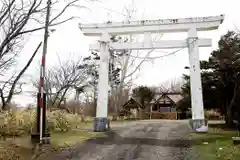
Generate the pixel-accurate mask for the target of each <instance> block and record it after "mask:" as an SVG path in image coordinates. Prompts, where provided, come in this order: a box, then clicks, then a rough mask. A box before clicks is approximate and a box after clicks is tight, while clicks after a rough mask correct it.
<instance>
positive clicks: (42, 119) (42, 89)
mask: <svg viewBox="0 0 240 160" xmlns="http://www.w3.org/2000/svg"><path fill="white" fill-rule="evenodd" d="M50 9H51V0H48V1H47V14H46V21H45V32H44V41H43V53H42V64H41V68H40V86H39V92H38V106H37V107H38V113H37V131H38V132H39V135H40V136H39V138H40V144H42V143H43V138H44V137H45V129H46V85H45V83H44V78H45V70H46V65H45V64H46V54H47V43H48V36H49V35H48V27H49V19H50ZM39 111H40V112H39Z"/></svg>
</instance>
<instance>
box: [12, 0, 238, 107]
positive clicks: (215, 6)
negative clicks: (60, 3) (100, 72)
mask: <svg viewBox="0 0 240 160" xmlns="http://www.w3.org/2000/svg"><path fill="white" fill-rule="evenodd" d="M131 3H132V2H131V0H102V2H101V3H99V2H95V3H87V2H83V1H82V3H81V5H84V6H86V7H87V8H89V9H90V10H91V11H90V10H87V9H81V10H77V9H72V10H70V11H68V12H66V14H65V16H66V17H67V16H71V15H76V16H78V17H80V18H81V19H76V20H74V21H71V22H68V23H65V24H63V25H61V26H58V27H54V28H55V29H56V31H55V32H54V33H52V34H51V36H50V38H49V48H48V53H47V67H50V66H52V65H54V64H56V63H57V56H56V55H57V54H58V55H59V56H60V58H61V59H62V60H64V59H72V58H76V57H81V56H87V54H88V50H89V48H88V46H89V44H90V43H95V41H94V40H93V39H91V38H88V37H84V36H83V34H82V33H81V31H80V30H79V28H78V23H95V22H106V21H108V20H110V21H113V22H114V21H123V20H125V19H126V16H125V15H126V12H125V11H124V7H125V6H126V7H128V8H129V6H131ZM239 5H240V1H239V0H199V1H196V0H167V1H166V0H135V6H136V8H137V14H136V15H135V16H134V18H133V19H134V20H141V19H151V20H154V19H165V18H185V17H196V16H199V17H202V16H216V15H220V14H225V16H226V18H225V20H224V22H223V24H222V25H221V26H220V28H219V29H218V30H216V31H211V32H205V33H199V34H198V35H199V37H201V38H212V40H213V46H212V47H209V48H201V49H200V59H208V57H209V54H210V53H211V51H212V50H213V49H216V48H217V41H218V40H219V38H220V36H221V35H223V34H225V33H226V32H227V31H228V30H231V29H234V27H235V26H237V27H238V26H239V28H240V18H239V15H240V10H239ZM185 38H187V37H186V34H169V35H168V34H166V35H164V36H163V37H162V39H164V40H165V39H166V40H170V39H172V40H174V39H185ZM42 39H43V33H42V32H37V33H35V34H32V36H31V37H30V38H29V39H28V40H27V41H28V43H27V45H25V48H24V50H23V52H24V56H20V58H19V59H20V62H19V68H20V67H22V66H23V65H24V64H25V63H26V60H27V59H28V58H29V57H30V56H31V54H32V52H33V50H34V49H35V48H36V46H37V45H38V43H39V42H40V41H42ZM41 51H42V49H41ZM171 51H172V50H170V51H168V52H171ZM159 55H164V53H160V52H154V53H152V55H151V56H159ZM40 56H41V52H39V53H38V55H37V57H36V59H35V61H34V63H33V64H32V65H31V67H30V68H29V70H28V71H27V73H26V74H25V77H24V79H22V81H24V82H27V83H28V82H29V81H30V79H31V78H37V77H38V75H39V73H38V72H37V68H38V67H39V66H38V62H39V59H40ZM188 63H189V61H188V52H187V49H184V50H181V51H179V52H177V53H176V54H174V55H172V56H169V57H166V58H162V59H156V60H154V61H152V62H149V63H145V64H144V65H142V67H141V70H140V73H139V74H138V79H136V80H135V84H143V85H158V84H160V83H162V82H164V81H166V80H168V79H172V78H174V77H180V76H181V75H182V73H187V72H186V71H185V70H184V66H187V65H188ZM24 90H25V91H27V90H28V91H29V90H32V89H31V86H25V88H24ZM23 99H24V101H23ZM15 101H16V102H17V103H21V104H28V103H32V102H33V99H32V98H30V94H29V93H27V92H24V93H23V95H21V96H17V97H16V98H15Z"/></svg>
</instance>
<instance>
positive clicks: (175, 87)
mask: <svg viewBox="0 0 240 160" xmlns="http://www.w3.org/2000/svg"><path fill="white" fill-rule="evenodd" d="M182 84H183V81H182V79H181V78H178V79H172V80H167V81H166V82H163V83H162V84H161V85H160V86H156V87H153V88H155V91H156V92H157V93H180V92H181V87H182Z"/></svg>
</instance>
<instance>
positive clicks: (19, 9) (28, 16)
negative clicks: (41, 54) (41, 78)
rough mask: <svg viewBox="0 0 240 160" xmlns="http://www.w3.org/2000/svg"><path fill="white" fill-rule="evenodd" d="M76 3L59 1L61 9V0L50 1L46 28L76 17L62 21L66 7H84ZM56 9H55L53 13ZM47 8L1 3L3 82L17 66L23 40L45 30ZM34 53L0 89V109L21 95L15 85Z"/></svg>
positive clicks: (30, 1)
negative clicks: (16, 95)
mask: <svg viewBox="0 0 240 160" xmlns="http://www.w3.org/2000/svg"><path fill="white" fill-rule="evenodd" d="M78 2H79V0H68V1H61V4H62V5H61V6H63V7H62V8H61V7H60V5H59V4H60V1H59V0H53V1H52V3H51V8H52V12H51V17H50V21H49V26H50V27H52V26H56V25H59V24H62V23H64V22H67V21H69V20H72V19H74V18H76V17H74V16H70V17H67V18H66V19H62V17H63V16H64V13H65V12H66V11H67V9H68V8H69V7H78V8H83V6H80V5H78ZM55 8H58V9H57V10H55ZM46 9H47V7H46V1H45V0H1V1H0V34H1V36H0V73H1V74H0V76H1V77H2V78H3V79H4V80H6V74H8V75H9V72H10V70H11V69H12V68H13V66H14V64H16V62H17V61H16V57H17V56H19V55H20V53H21V51H22V49H23V46H24V42H25V39H26V38H27V37H28V36H30V35H31V33H33V32H36V31H39V30H42V29H44V20H45V19H44V17H45V16H44V15H45V14H46ZM38 48H39V47H38ZM38 48H37V50H38ZM37 50H36V52H34V53H33V55H32V57H31V58H30V59H29V61H28V63H27V65H26V66H25V67H24V68H23V69H22V70H20V72H19V73H13V74H12V75H11V76H10V78H9V79H8V80H7V81H6V83H4V84H3V85H2V86H1V89H0V95H1V101H2V105H3V107H2V109H5V106H6V105H7V104H8V103H9V102H10V101H11V99H12V97H13V95H14V94H17V93H20V92H21V85H22V84H21V85H18V81H19V79H20V78H21V77H22V75H23V74H24V72H25V71H26V70H27V68H28V66H29V65H30V64H31V62H32V60H33V58H34V56H35V55H36V53H37Z"/></svg>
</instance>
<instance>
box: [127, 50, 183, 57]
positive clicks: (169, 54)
mask: <svg viewBox="0 0 240 160" xmlns="http://www.w3.org/2000/svg"><path fill="white" fill-rule="evenodd" d="M183 49H184V48H180V49H178V50H176V51H173V52H171V53H168V54H166V55H163V56H156V57H139V56H132V55H129V56H130V57H133V58H139V59H159V58H163V57H168V56H171V55H173V54H175V53H177V52H179V51H181V50H183Z"/></svg>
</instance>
